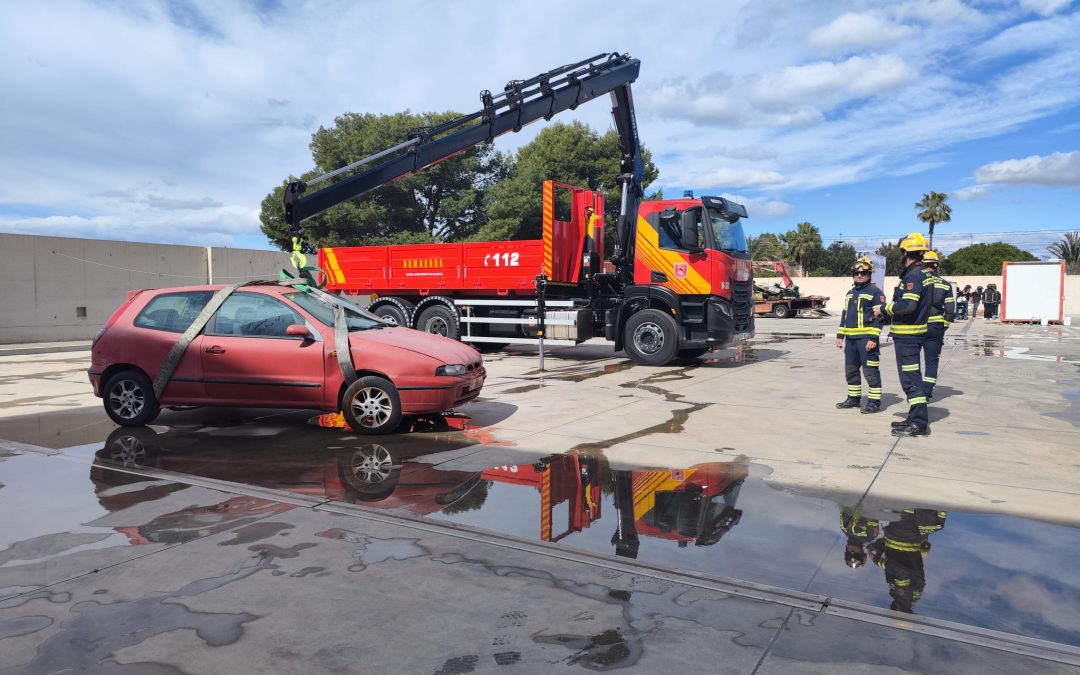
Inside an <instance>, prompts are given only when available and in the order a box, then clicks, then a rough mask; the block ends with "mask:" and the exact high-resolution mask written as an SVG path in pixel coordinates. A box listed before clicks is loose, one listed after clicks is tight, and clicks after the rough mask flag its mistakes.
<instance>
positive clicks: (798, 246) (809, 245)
mask: <svg viewBox="0 0 1080 675" xmlns="http://www.w3.org/2000/svg"><path fill="white" fill-rule="evenodd" d="M781 239H782V240H783V242H784V248H785V249H786V251H785V253H786V254H787V257H788V258H789V259H790V260H791V261H792V262H794V263H795V264H796V265H798V266H799V268H800V269H802V276H804V277H805V276H806V269H805V267H804V266H803V263H804V262H805V261H806V257H807V256H808V255H810V254H811V253H812V252H814V251H815V250H817V249H820V248H821V232H819V231H818V229H817V228H816V227H814V226H813V225H811V224H810V223H805V222H803V223H799V224H798V225H796V226H795V229H794V230H791V231H789V232H786V233H784V235H783V236H782V237H781Z"/></svg>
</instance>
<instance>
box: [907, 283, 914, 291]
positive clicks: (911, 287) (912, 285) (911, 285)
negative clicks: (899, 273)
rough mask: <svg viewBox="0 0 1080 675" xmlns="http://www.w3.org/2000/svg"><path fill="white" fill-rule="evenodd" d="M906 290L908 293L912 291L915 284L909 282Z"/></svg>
mask: <svg viewBox="0 0 1080 675" xmlns="http://www.w3.org/2000/svg"><path fill="white" fill-rule="evenodd" d="M907 289H908V290H909V291H911V290H914V289H915V284H914V283H912V282H910V281H909V282H908V285H907Z"/></svg>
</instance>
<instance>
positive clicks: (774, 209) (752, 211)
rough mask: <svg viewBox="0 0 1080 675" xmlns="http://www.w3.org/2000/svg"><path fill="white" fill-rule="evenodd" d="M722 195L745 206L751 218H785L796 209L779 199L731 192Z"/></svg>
mask: <svg viewBox="0 0 1080 675" xmlns="http://www.w3.org/2000/svg"><path fill="white" fill-rule="evenodd" d="M720 196H721V197H723V198H724V199H729V200H731V201H733V202H735V203H736V204H742V205H743V206H745V207H746V212H747V213H748V214H749V215H750V217H751V218H756V219H769V218H783V217H784V216H788V215H791V213H792V212H793V211H795V207H794V206H792V205H791V204H789V203H787V202H783V201H780V200H778V199H757V198H754V197H748V196H746V195H737V194H732V193H730V192H725V193H724V194H722V195H720Z"/></svg>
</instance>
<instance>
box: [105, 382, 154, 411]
mask: <svg viewBox="0 0 1080 675" xmlns="http://www.w3.org/2000/svg"><path fill="white" fill-rule="evenodd" d="M109 405H110V406H112V409H113V410H114V411H116V414H117V415H119V416H120V417H122V418H124V419H126V420H133V419H135V418H136V417H138V416H139V413H141V412H142V411H143V409H144V408H145V407H146V392H145V391H143V389H142V387H140V386H139V383H138V382H135V381H133V380H120V381H118V382H116V383H114V384H113V386H112V388H111V389H109Z"/></svg>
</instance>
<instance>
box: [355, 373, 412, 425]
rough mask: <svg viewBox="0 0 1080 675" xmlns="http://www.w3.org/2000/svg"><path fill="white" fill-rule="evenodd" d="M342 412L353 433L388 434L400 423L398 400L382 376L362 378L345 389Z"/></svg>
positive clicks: (391, 385) (391, 386)
mask: <svg viewBox="0 0 1080 675" xmlns="http://www.w3.org/2000/svg"><path fill="white" fill-rule="evenodd" d="M341 413H342V415H344V416H345V421H346V422H348V423H349V426H350V427H352V429H353V431H357V432H359V433H362V434H386V433H390V432H391V431H393V430H394V429H396V428H397V427H398V425H399V424H401V397H399V396H398V391H397V388H396V387H395V386H394V385H393V383H392V382H390V381H389V380H387V379H386V378H383V377H378V376H376V375H369V376H367V377H361V378H359V379H358V380H356V381H355V382H353V383H352V384H351V385H349V388H348V389H346V390H345V395H344V396H343V397H342V399H341Z"/></svg>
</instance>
